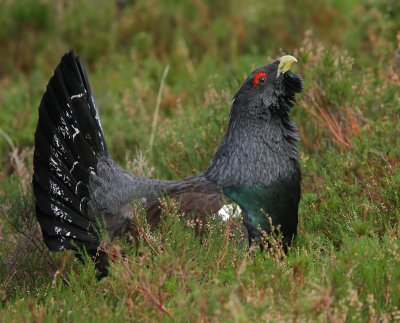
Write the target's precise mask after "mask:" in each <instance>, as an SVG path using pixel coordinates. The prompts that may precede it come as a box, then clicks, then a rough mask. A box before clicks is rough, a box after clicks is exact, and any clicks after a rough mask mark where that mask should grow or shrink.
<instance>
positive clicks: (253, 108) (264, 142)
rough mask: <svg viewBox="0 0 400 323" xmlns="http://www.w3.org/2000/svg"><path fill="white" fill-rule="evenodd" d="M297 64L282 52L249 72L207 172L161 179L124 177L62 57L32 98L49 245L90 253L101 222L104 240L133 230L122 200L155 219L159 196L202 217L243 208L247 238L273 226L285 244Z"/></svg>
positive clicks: (293, 169) (294, 205) (92, 106)
mask: <svg viewBox="0 0 400 323" xmlns="http://www.w3.org/2000/svg"><path fill="white" fill-rule="evenodd" d="M296 61H297V60H296V59H295V58H294V57H293V56H289V55H287V56H283V57H281V58H280V59H278V60H277V61H275V62H273V63H271V64H269V65H266V66H263V67H260V68H258V69H256V70H255V71H253V72H252V73H251V74H250V76H249V77H248V78H247V80H246V81H245V82H244V83H243V85H242V86H241V87H240V89H239V91H238V92H237V94H236V95H235V96H234V98H233V103H232V109H231V113H230V121H229V127H228V130H227V133H226V134H225V136H224V138H223V139H222V142H221V145H220V146H219V148H218V150H217V152H216V154H215V155H214V157H213V159H212V162H211V165H210V166H209V168H208V169H207V170H206V171H205V172H204V173H201V174H199V175H197V176H193V177H188V178H185V179H183V180H180V181H166V180H158V179H148V178H142V177H138V176H135V175H133V174H129V173H127V172H126V171H124V170H123V169H122V168H121V167H119V166H118V165H116V163H115V162H114V161H113V160H112V158H111V157H110V155H109V154H108V152H107V146H106V143H105V140H104V136H103V130H102V127H101V123H100V118H99V115H98V111H97V108H96V103H95V100H94V97H93V93H92V90H91V88H90V84H89V81H88V78H87V75H86V71H85V68H84V65H83V63H82V62H81V60H80V58H79V57H76V56H75V55H74V53H73V52H72V51H70V52H69V53H67V54H65V55H64V57H63V58H62V59H61V63H60V64H59V65H58V66H57V68H56V69H55V72H54V76H53V77H52V78H51V79H50V81H49V83H48V86H47V91H46V93H45V94H44V96H43V98H42V101H41V103H40V107H39V121H38V125H37V129H36V133H35V153H34V162H33V163H34V175H33V188H34V195H35V200H36V217H37V219H38V221H39V223H40V226H41V229H42V233H43V239H44V242H45V243H46V245H47V247H48V248H49V249H50V250H51V251H61V250H65V249H72V250H75V251H77V250H81V249H82V248H85V249H86V250H87V252H88V253H89V254H91V255H95V254H96V252H97V250H98V247H99V244H100V236H99V233H98V232H99V224H103V227H102V228H103V229H105V231H106V233H107V234H108V238H109V239H112V238H113V237H115V236H117V235H119V234H120V233H122V232H124V231H126V230H128V229H132V228H131V227H132V226H133V221H132V219H133V208H132V207H131V204H130V202H132V199H137V200H138V201H140V203H142V205H143V207H144V209H145V210H146V212H147V219H148V222H149V223H150V224H151V225H153V226H154V225H157V224H158V222H159V220H160V205H159V203H160V202H159V198H160V197H161V196H164V195H167V196H169V197H171V198H174V199H176V200H178V201H179V202H180V208H181V211H182V212H185V213H186V214H187V213H191V214H194V215H199V216H201V217H204V216H205V215H207V214H216V213H218V211H220V210H221V211H223V210H224V201H225V203H226V200H229V201H232V202H234V203H236V204H237V205H239V206H240V208H241V210H242V211H243V218H244V221H243V224H244V226H245V228H246V229H247V232H248V238H249V241H250V243H251V241H253V240H256V241H257V239H259V237H260V229H262V230H264V231H266V232H271V228H270V223H271V222H272V224H273V226H274V227H280V231H281V233H282V236H283V243H284V246H285V247H288V246H289V245H290V243H291V241H292V239H293V238H294V236H295V235H296V231H297V222H298V203H299V200H300V166H299V161H298V152H297V148H296V141H298V139H299V136H298V132H297V128H296V125H295V124H294V122H293V121H292V120H291V119H290V118H289V112H290V110H291V109H292V107H293V104H294V101H295V94H296V93H299V92H301V91H302V80H301V78H300V77H299V76H298V75H296V74H294V73H292V72H291V71H290V68H291V66H292V65H293V63H294V62H296ZM267 215H268V217H269V218H270V220H268V217H267Z"/></svg>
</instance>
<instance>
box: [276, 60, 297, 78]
mask: <svg viewBox="0 0 400 323" xmlns="http://www.w3.org/2000/svg"><path fill="white" fill-rule="evenodd" d="M278 61H279V65H278V75H277V76H276V77H277V78H278V77H279V75H281V73H282V74H284V73H285V72H287V71H289V70H290V69H291V68H292V66H293V64H294V63H297V59H296V57H293V56H291V55H285V56H282V57H281V58H280V59H278Z"/></svg>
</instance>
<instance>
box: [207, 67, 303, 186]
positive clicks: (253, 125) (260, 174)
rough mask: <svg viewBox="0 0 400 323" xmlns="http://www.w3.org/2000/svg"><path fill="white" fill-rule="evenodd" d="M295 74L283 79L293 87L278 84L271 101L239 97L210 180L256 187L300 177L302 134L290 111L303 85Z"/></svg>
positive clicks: (226, 184) (210, 170)
mask: <svg viewBox="0 0 400 323" xmlns="http://www.w3.org/2000/svg"><path fill="white" fill-rule="evenodd" d="M293 75H294V74H291V75H288V76H287V77H289V79H287V78H286V76H285V78H282V82H290V86H291V87H289V86H288V85H287V84H285V86H284V87H280V86H279V87H278V86H277V88H276V90H275V92H277V93H276V95H274V96H273V97H271V98H270V99H268V100H267V101H268V102H266V100H262V99H259V100H256V99H254V98H251V97H248V96H245V95H236V96H235V99H234V101H233V104H232V109H231V115H230V121H229V126H228V131H227V133H226V134H225V137H224V138H223V140H222V142H221V145H220V146H219V148H218V150H217V152H216V154H215V155H214V158H213V160H212V164H211V165H210V167H209V169H208V170H207V172H206V176H207V177H208V178H209V179H210V180H212V181H213V182H215V183H217V184H218V185H221V186H223V187H226V186H236V185H240V186H243V185H245V186H254V185H270V184H271V183H273V182H275V181H277V180H280V179H284V178H285V179H288V178H291V177H293V176H294V177H298V176H300V175H299V173H300V170H299V164H298V152H297V147H296V142H297V141H298V140H299V136H298V131H297V127H296V125H295V123H294V122H293V121H292V120H291V119H290V117H289V112H290V110H291V108H292V107H293V104H294V100H295V93H296V92H299V91H300V90H301V86H302V85H301V79H300V78H299V77H298V76H297V75H294V76H293ZM296 78H298V79H296ZM282 89H287V90H286V91H285V93H282V91H283V90H282ZM280 91H281V92H280Z"/></svg>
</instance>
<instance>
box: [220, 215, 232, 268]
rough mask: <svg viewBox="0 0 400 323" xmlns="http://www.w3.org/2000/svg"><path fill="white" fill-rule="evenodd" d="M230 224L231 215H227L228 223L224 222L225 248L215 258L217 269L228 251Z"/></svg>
mask: <svg viewBox="0 0 400 323" xmlns="http://www.w3.org/2000/svg"><path fill="white" fill-rule="evenodd" d="M231 225H232V216H230V217H229V220H228V223H227V224H226V234H225V248H224V251H223V253H222V255H221V257H220V258H219V259H218V260H217V270H219V266H220V264H221V262H222V261H223V260H224V258H225V256H226V253H227V252H228V246H229V235H230V233H231Z"/></svg>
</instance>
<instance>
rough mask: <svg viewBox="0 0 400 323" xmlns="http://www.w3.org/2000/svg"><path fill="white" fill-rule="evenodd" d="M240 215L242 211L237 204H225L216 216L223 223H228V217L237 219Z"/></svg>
mask: <svg viewBox="0 0 400 323" xmlns="http://www.w3.org/2000/svg"><path fill="white" fill-rule="evenodd" d="M240 214H242V209H241V208H240V206H239V205H237V204H225V205H224V206H223V207H222V208H221V209H220V210H219V211H218V215H219V216H220V217H221V219H222V220H223V221H228V220H229V218H230V217H233V218H237V217H238V216H239V215H240Z"/></svg>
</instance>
